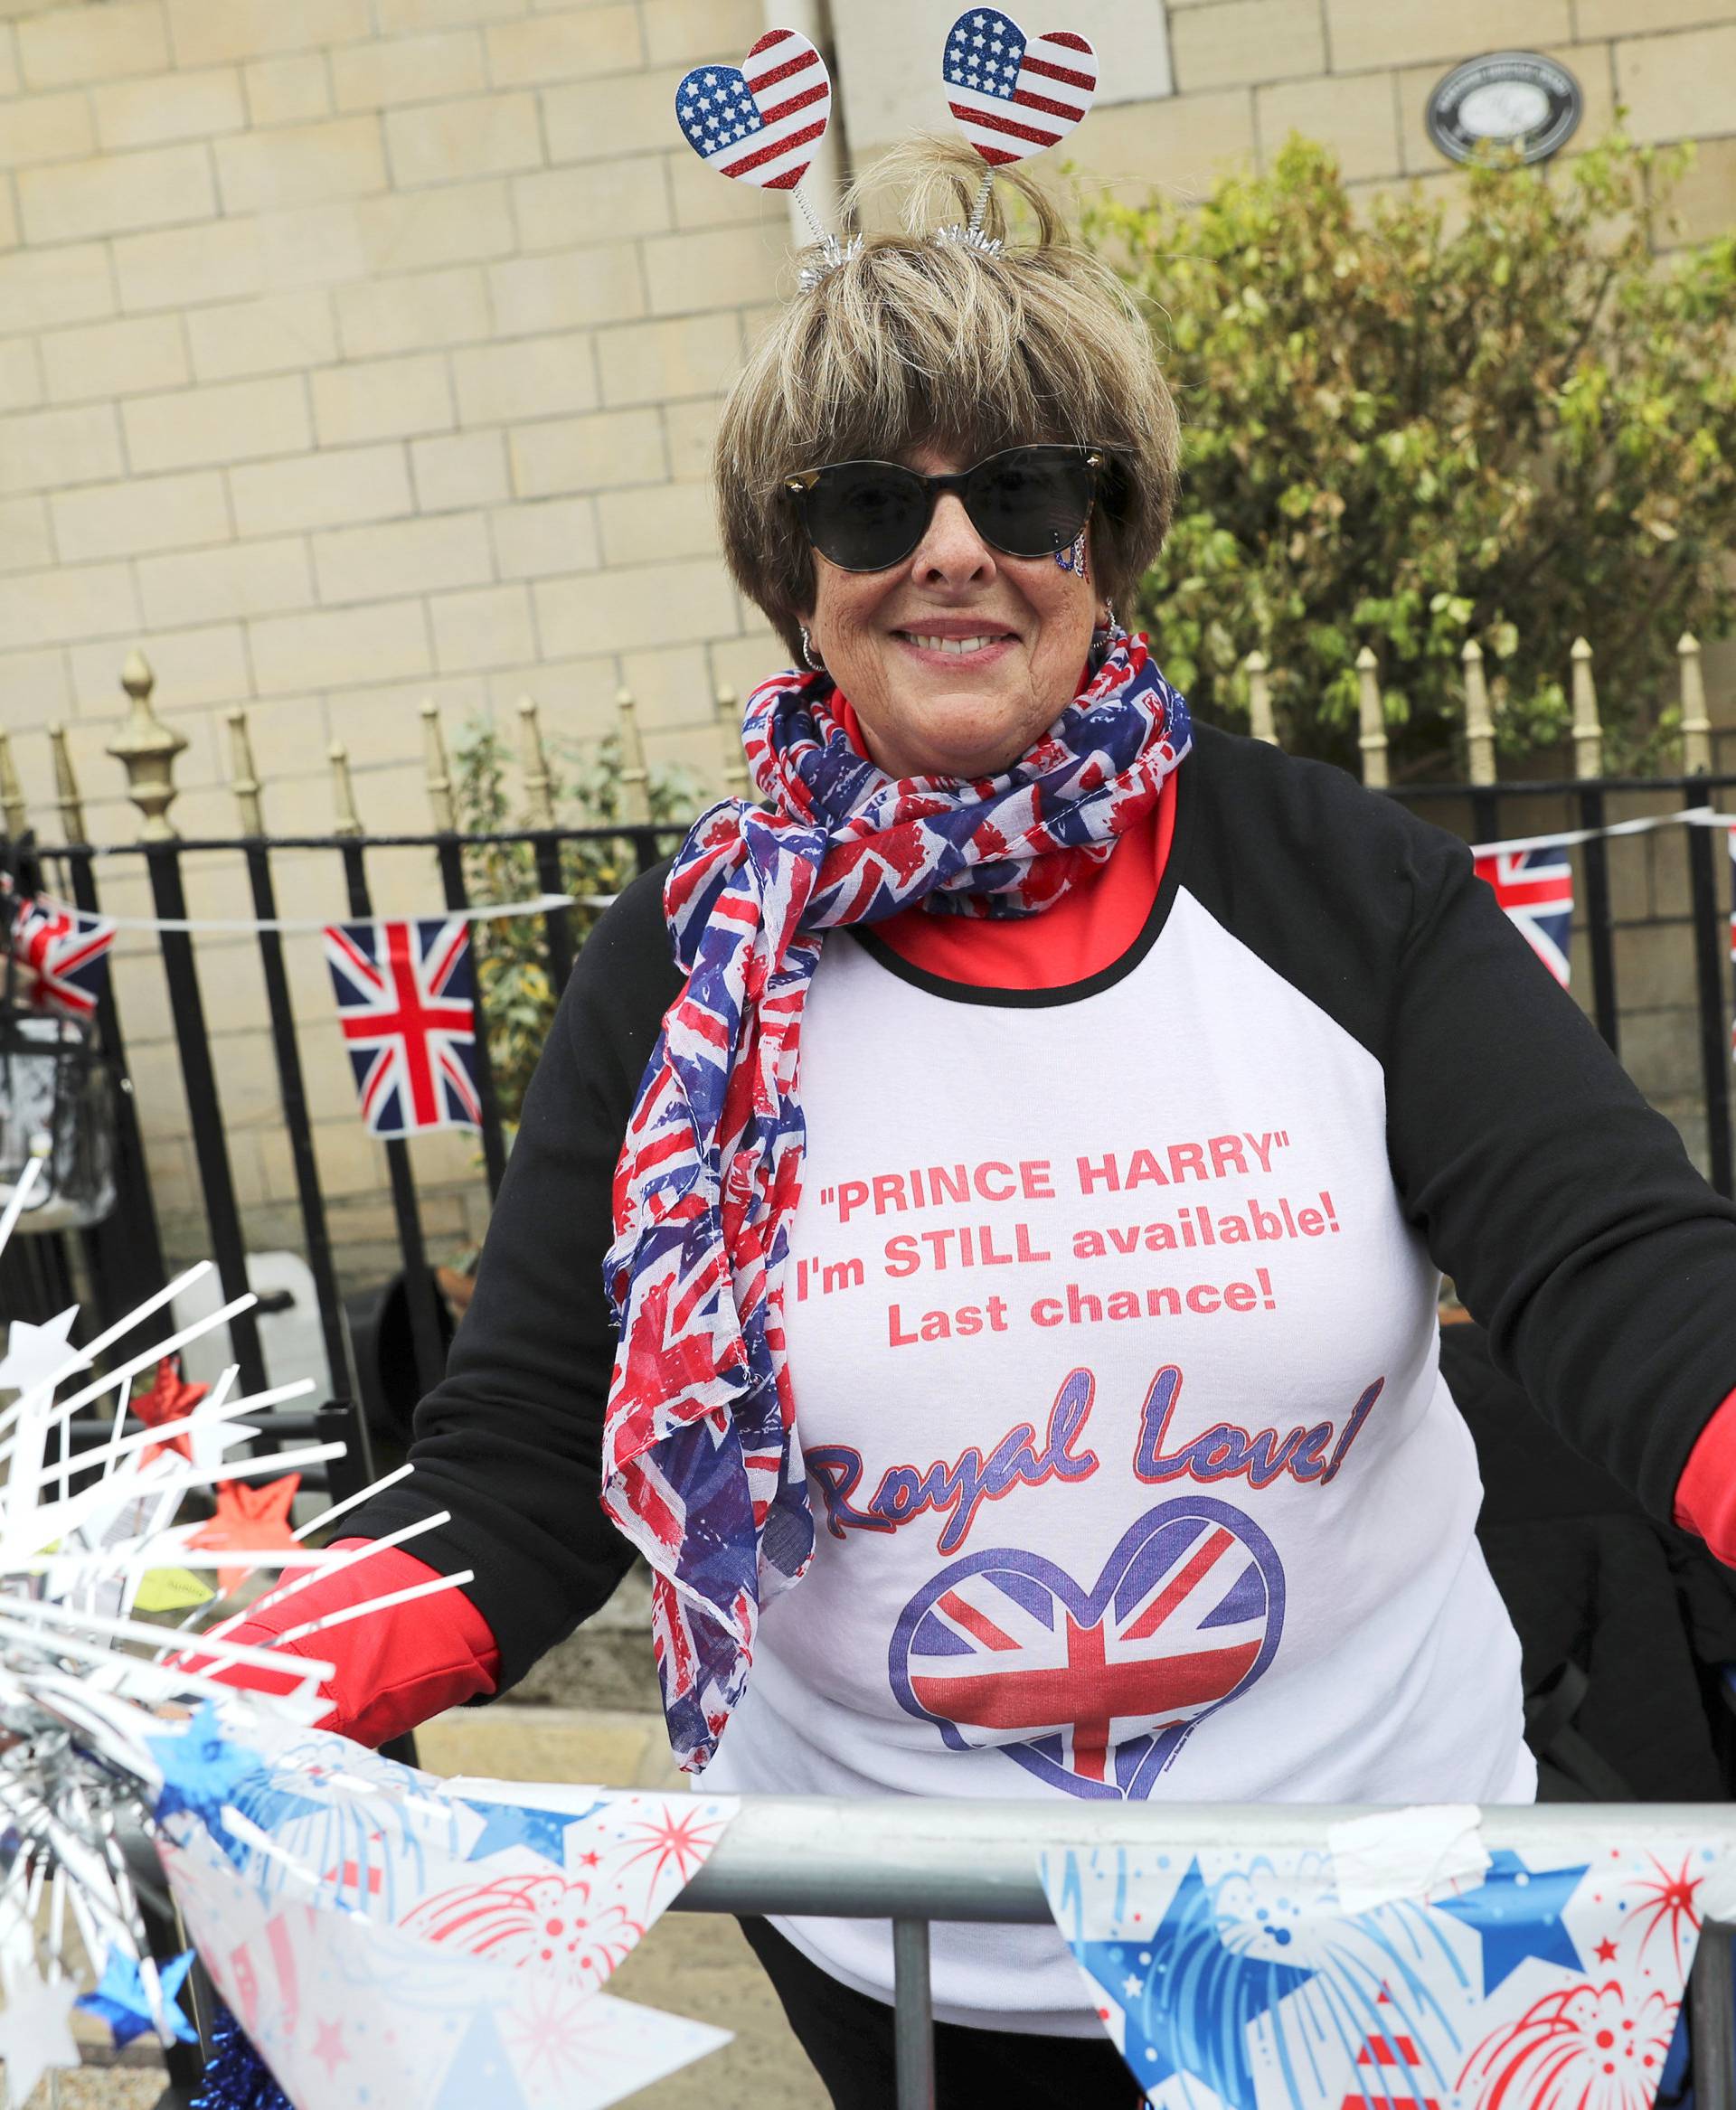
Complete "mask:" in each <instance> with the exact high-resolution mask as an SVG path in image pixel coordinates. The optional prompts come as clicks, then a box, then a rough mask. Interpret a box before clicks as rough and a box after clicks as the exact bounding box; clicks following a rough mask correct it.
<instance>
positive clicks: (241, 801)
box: [224, 710, 265, 835]
mask: <svg viewBox="0 0 1736 2110" xmlns="http://www.w3.org/2000/svg"><path fill="white" fill-rule="evenodd" d="M224 715H225V717H226V718H227V720H228V722H229V769H230V777H229V788H230V791H231V795H232V796H233V797H234V800H235V804H236V805H237V807H238V808H239V809H240V811H241V833H242V834H243V835H263V834H264V833H265V808H264V806H263V805H261V804H260V794H261V793H262V792H263V791H264V789H265V787H264V786H263V785H262V784H261V783H260V782H259V768H258V765H257V764H256V763H255V762H254V759H253V742H252V741H251V739H249V737H248V731H247V713H246V711H240V710H237V711H227V712H225V714H224Z"/></svg>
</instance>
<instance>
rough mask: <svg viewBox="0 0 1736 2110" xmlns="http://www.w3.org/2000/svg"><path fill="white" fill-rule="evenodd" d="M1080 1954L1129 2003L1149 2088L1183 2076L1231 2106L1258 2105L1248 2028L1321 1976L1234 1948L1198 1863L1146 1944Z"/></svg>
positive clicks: (1131, 2033) (1124, 1943) (1130, 2053)
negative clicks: (1222, 1930) (1220, 1925)
mask: <svg viewBox="0 0 1736 2110" xmlns="http://www.w3.org/2000/svg"><path fill="white" fill-rule="evenodd" d="M1074 1953H1075V1954H1076V1955H1077V1956H1078V1957H1079V1960H1080V1963H1081V1964H1083V1965H1084V1966H1085V1968H1086V1970H1087V1971H1088V1972H1089V1973H1090V1975H1091V1976H1092V1977H1093V1978H1094V1979H1096V1980H1097V1982H1098V1983H1099V1985H1101V1986H1102V1987H1103V1988H1104V1989H1105V1990H1106V1991H1107V1992H1109V1994H1110V1995H1111V1996H1112V1997H1113V1998H1114V2000H1115V2002H1116V2003H1117V2004H1118V2006H1119V2007H1121V2008H1122V2010H1123V2011H1124V2012H1125V2014H1126V2017H1127V2038H1126V2043H1125V2045H1124V2048H1123V2052H1122V2056H1123V2057H1124V2058H1126V2060H1127V2064H1128V2065H1129V2066H1130V2067H1131V2068H1132V2069H1133V2071H1134V2074H1135V2076H1136V2077H1137V2079H1138V2081H1139V2083H1140V2086H1142V2087H1144V2088H1145V2089H1146V2091H1147V2093H1149V2092H1150V2090H1152V2089H1153V2088H1155V2087H1156V2086H1158V2085H1159V2084H1160V2083H1161V2082H1163V2081H1166V2080H1168V2079H1169V2078H1170V2077H1171V2076H1172V2075H1173V2074H1178V2073H1180V2074H1187V2075H1190V2076H1192V2077H1194V2079H1196V2080H1200V2081H1203V2082H1204V2083H1205V2085H1206V2086H1207V2087H1209V2088H1210V2089H1211V2090H1212V2093H1213V2094H1214V2095H1215V2096H1218V2097H1219V2098H1220V2099H1221V2100H1222V2102H1224V2103H1226V2104H1228V2105H1231V2110H1257V2105H1256V2101H1255V2090H1254V2074H1253V2068H1252V2065H1251V2063H1250V2058H1249V2056H1248V2025H1249V2023H1250V2022H1252V2021H1256V2020H1257V2019H1258V2018H1259V2017H1260V2016H1261V2015H1263V2014H1265V2013H1266V2012H1267V2011H1269V2009H1271V2008H1275V2007H1276V2006H1277V2005H1278V2002H1280V2001H1282V2000H1285V1999H1287V1998H1288V1996H1289V1995H1290V1994H1291V1993H1293V1992H1295V1991H1296V1990H1297V1987H1298V1986H1301V1985H1306V1984H1307V1983H1308V1981H1309V1979H1311V1978H1312V1977H1313V1976H1314V1975H1315V1974H1314V1973H1313V1972H1312V1971H1306V1970H1300V1969H1298V1968H1297V1966H1296V1965H1295V1964H1278V1963H1274V1962H1273V1961H1272V1960H1271V1959H1270V1958H1269V1957H1266V1956H1256V1955H1241V1954H1240V1953H1238V1952H1237V1951H1236V1950H1233V1949H1230V1948H1226V1947H1225V1946H1224V1944H1223V1942H1222V1939H1221V1938H1220V1936H1219V1933H1218V1918H1217V1913H1216V1910H1215V1908H1214V1907H1213V1905H1212V1893H1211V1891H1210V1890H1209V1889H1207V1888H1206V1885H1205V1881H1204V1879H1203V1877H1202V1876H1201V1874H1200V1864H1199V1862H1198V1861H1197V1860H1195V1861H1191V1862H1190V1863H1189V1864H1188V1870H1187V1873H1186V1875H1184V1877H1183V1878H1182V1880H1181V1882H1180V1884H1179V1886H1178V1887H1177V1889H1176V1891H1175V1896H1174V1897H1173V1898H1171V1899H1170V1901H1169V1908H1168V1910H1167V1911H1166V1912H1165V1914H1164V1917H1163V1918H1162V1920H1161V1921H1160V1922H1159V1923H1158V1925H1157V1926H1156V1929H1155V1930H1154V1932H1153V1933H1152V1935H1151V1936H1150V1938H1149V1940H1146V1941H1132V1940H1125V1939H1123V1940H1119V1941H1106V1942H1105V1941H1085V1942H1079V1943H1075V1945H1074Z"/></svg>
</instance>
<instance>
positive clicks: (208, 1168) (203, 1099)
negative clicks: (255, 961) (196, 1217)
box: [146, 842, 265, 1392]
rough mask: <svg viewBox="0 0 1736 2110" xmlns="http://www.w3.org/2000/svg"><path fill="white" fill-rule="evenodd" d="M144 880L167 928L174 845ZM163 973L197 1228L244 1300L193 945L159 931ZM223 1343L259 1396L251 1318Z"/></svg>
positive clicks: (175, 892)
mask: <svg viewBox="0 0 1736 2110" xmlns="http://www.w3.org/2000/svg"><path fill="white" fill-rule="evenodd" d="M146 851H147V863H146V870H147V871H149V873H150V879H151V899H152V900H153V901H154V902H155V903H156V913H157V914H158V915H159V916H161V917H162V918H164V919H165V921H166V922H175V921H179V920H182V919H184V918H185V916H186V913H187V896H186V889H185V888H184V886H183V884H182V881H181V857H180V845H179V844H178V843H175V842H167V843H164V842H156V843H148V844H147V845H146ZM157 939H158V943H159V944H160V946H161V947H162V952H163V972H164V974H165V977H166V978H167V982H168V989H169V1010H170V1013H171V1016H172V1018H173V1020H174V1023H175V1044H176V1048H177V1050H178V1051H179V1054H180V1058H181V1080H182V1082H183V1084H184V1086H185V1087H186V1094H187V1117H188V1119H189V1120H190V1121H191V1122H192V1123H193V1155H194V1157H195V1159H196V1160H197V1161H198V1165H199V1187H200V1192H201V1193H202V1194H203V1198H204V1204H205V1222H206V1224H207V1226H208V1227H209V1229H210V1231H211V1245H212V1258H213V1259H214V1260H215V1261H216V1263H217V1274H218V1277H219V1279H220V1280H221V1281H222V1286H223V1295H224V1296H225V1298H234V1297H238V1296H245V1295H247V1294H248V1290H249V1288H250V1284H249V1282H248V1278H247V1241H246V1240H245V1239H243V1237H242V1236H241V1209H240V1206H239V1205H238V1203H237V1201H236V1199H235V1182H234V1178H233V1176H232V1174H231V1172H230V1166H229V1144H228V1141H227V1139H226V1137H225V1135H224V1131H223V1112H222V1099H221V1098H220V1097H219V1096H218V1090H217V1073H216V1070H215V1069H214V1068H213V1066H212V1060H211V1034H210V1031H209V1029H208V1028H207V1026H206V1024H205V1006H204V999H203V995H202V994H200V988H199V970H198V968H197V966H195V965H194V963H193V940H192V938H191V937H190V936H189V935H188V934H187V932H185V931H184V930H160V931H158V933H157ZM229 1338H230V1341H231V1344H232V1346H233V1348H234V1351H235V1360H236V1361H237V1362H238V1363H239V1364H240V1365H241V1387H242V1389H243V1390H244V1391H249V1392H262V1391H263V1390H264V1389H265V1355H264V1352H263V1351H262V1350H261V1348H260V1346H259V1322H258V1320H257V1319H256V1317H255V1315H254V1314H253V1313H252V1312H251V1311H244V1312H237V1313H236V1314H235V1316H234V1317H233V1318H232V1319H231V1321H230V1322H229Z"/></svg>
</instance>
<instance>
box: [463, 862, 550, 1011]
mask: <svg viewBox="0 0 1736 2110" xmlns="http://www.w3.org/2000/svg"><path fill="white" fill-rule="evenodd" d="M467 841H470V842H474V841H476V837H475V836H470V837H467ZM530 842H531V848H532V851H533V853H534V855H535V858H536V883H537V885H538V886H539V887H540V888H541V889H542V891H543V892H544V893H545V894H564V893H565V892H566V890H567V889H566V881H565V879H564V878H563V876H562V874H561V839H560V837H559V836H558V835H557V834H555V833H554V831H553V830H552V828H539V829H538V830H537V831H536V833H535V834H533V836H532V837H531V838H530ZM542 931H543V935H544V937H546V939H547V940H548V947H549V984H550V986H551V988H552V989H553V991H554V994H555V996H556V999H557V1000H558V999H559V998H560V995H561V991H562V990H563V989H565V987H566V985H567V977H568V976H569V975H571V973H572V926H571V924H570V923H569V922H568V921H567V911H566V910H565V909H550V910H549V912H548V914H547V915H546V916H545V917H544V918H542Z"/></svg>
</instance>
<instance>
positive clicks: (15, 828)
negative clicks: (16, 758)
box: [0, 731, 30, 843]
mask: <svg viewBox="0 0 1736 2110" xmlns="http://www.w3.org/2000/svg"><path fill="white" fill-rule="evenodd" d="M0 816H3V817H4V818H5V824H6V833H7V834H8V835H10V836H11V837H12V839H13V841H14V843H15V842H16V841H17V840H18V838H19V836H20V835H22V834H24V830H25V829H26V828H27V827H29V825H30V813H29V809H28V808H27V807H26V806H25V805H24V786H23V785H22V784H20V783H19V781H18V771H17V769H16V768H14V765H13V759H12V738H11V735H10V734H8V733H6V732H5V731H0Z"/></svg>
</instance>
